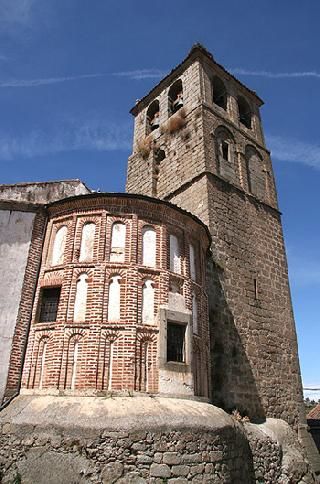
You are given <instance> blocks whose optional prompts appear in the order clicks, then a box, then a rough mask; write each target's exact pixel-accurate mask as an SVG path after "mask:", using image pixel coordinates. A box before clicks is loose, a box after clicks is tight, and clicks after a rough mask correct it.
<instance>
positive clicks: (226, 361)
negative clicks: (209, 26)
mask: <svg viewBox="0 0 320 484" xmlns="http://www.w3.org/2000/svg"><path fill="white" fill-rule="evenodd" d="M192 56H194V57H192ZM214 75H216V76H219V79H220V80H221V81H223V83H224V87H225V94H226V96H227V103H226V106H225V109H224V108H222V107H220V106H219V105H217V104H216V103H215V102H214V100H213V96H212V92H213V84H212V79H213V76H214ZM177 79H181V80H182V83H183V92H184V93H186V98H185V99H184V106H183V109H184V111H185V112H184V114H185V116H184V123H183V124H178V125H177V126H178V129H176V130H174V131H172V130H171V131H170V130H168V129H167V128H166V127H167V126H168V123H169V124H170V118H168V113H167V111H164V112H163V113H162V114H161V116H162V117H160V126H159V128H157V129H155V130H154V131H153V132H152V133H151V136H152V143H153V144H152V145H151V149H150V152H149V153H145V152H144V153H141V152H139V150H137V146H138V141H139V139H140V138H139V137H141V136H143V133H142V132H141V130H139V129H138V128H136V131H135V145H134V151H133V155H132V156H131V157H130V158H129V162H128V177H127V190H128V191H130V192H138V193H140V192H142V193H148V194H152V193H153V194H154V195H155V196H158V197H160V198H163V199H165V200H169V201H171V202H173V203H175V204H177V205H178V206H180V207H182V208H184V209H186V210H188V211H190V212H191V213H193V214H195V215H196V216H198V217H199V218H200V219H201V220H202V221H203V222H204V223H206V224H207V226H208V227H209V231H210V233H211V236H212V242H213V243H212V255H213V257H212V261H210V264H209V270H208V281H207V290H208V295H209V310H210V327H211V338H210V344H211V360H212V384H211V388H212V400H213V402H214V403H215V404H216V405H218V406H221V407H223V408H225V409H228V410H231V409H232V408H238V409H240V410H241V411H242V412H243V413H244V414H247V415H249V416H250V417H251V418H264V417H265V416H272V417H277V418H283V419H285V420H287V421H288V422H289V423H290V424H291V425H297V424H298V422H299V421H300V423H302V424H304V423H305V415H304V407H303V401H302V385H301V377H300V368H299V361H298V353H297V339H296V332H295V324H294V319H293V314H292V306H291V299H290V290H289V284H288V272H287V261H286V254H285V247H284V241H283V234H282V227H281V218H280V213H279V211H278V205H277V195H276V188H275V182H274V176H273V171H272V163H271V160H270V154H269V152H268V150H267V149H266V146H265V143H264V138H263V133H262V126H261V123H260V115H259V108H260V106H261V104H262V101H261V100H260V99H259V98H258V97H257V96H256V95H255V94H254V93H252V92H251V91H250V90H249V89H247V88H246V87H245V86H243V85H241V84H240V83H239V82H238V81H237V80H236V79H234V78H233V77H232V76H231V75H230V74H228V73H227V72H226V71H224V69H223V68H222V67H221V66H219V65H217V64H216V63H215V62H214V61H213V58H212V57H210V54H208V53H206V54H204V55H203V52H202V51H201V52H199V49H198V50H197V48H196V49H195V51H194V52H193V54H191V56H189V57H188V58H187V59H186V60H185V61H184V62H183V63H182V64H180V65H179V66H178V67H177V69H176V70H173V71H172V72H171V74H170V75H169V76H168V77H167V78H165V79H164V80H163V81H161V82H160V83H159V85H158V86H156V87H155V89H154V90H153V91H151V93H149V94H148V95H147V96H146V98H143V99H142V101H141V102H140V103H138V104H137V106H136V107H135V108H134V109H133V110H132V112H133V114H134V115H135V116H136V124H139V123H141V120H142V119H144V118H145V116H146V110H147V103H150V102H152V101H153V99H154V98H155V97H157V98H159V99H160V98H161V99H162V98H163V97H164V98H166V97H167V91H168V84H169V85H170V83H171V84H173V83H174V82H175V81H176V80H177ZM238 96H242V97H245V98H246V101H247V103H248V106H249V108H250V112H251V115H252V119H251V121H252V124H251V128H248V127H246V126H245V125H244V124H243V122H241V120H240V119H239V109H238V103H237V98H238ZM180 111H181V110H180ZM178 115H179V111H178V112H177V113H176V114H175V115H173V116H171V118H173V117H174V116H178ZM163 116H167V118H165V117H163ZM219 133H220V134H219ZM219 136H222V139H228V143H229V155H230V156H229V157H228V159H225V157H224V156H222V152H221V149H220V148H221V146H220V148H219V146H218V145H219V139H220V138H219ZM224 136H225V137H226V138H223V137H224ZM158 148H159V149H161V150H163V152H164V153H165V158H163V159H162V160H161V161H160V162H159V163H156V164H155V161H157V160H156V158H157V149H158ZM155 174H156V184H155V183H153V181H152V180H153V178H154V176H155ZM155 188H156V191H152V190H155Z"/></svg>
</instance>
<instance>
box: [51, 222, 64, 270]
mask: <svg viewBox="0 0 320 484" xmlns="http://www.w3.org/2000/svg"><path fill="white" fill-rule="evenodd" d="M67 233H68V228H67V226H66V225H62V227H60V228H59V229H58V230H57V232H56V234H55V237H54V241H53V246H52V258H51V264H52V265H53V266H57V265H60V264H63V262H64V252H65V248H66V241H67Z"/></svg>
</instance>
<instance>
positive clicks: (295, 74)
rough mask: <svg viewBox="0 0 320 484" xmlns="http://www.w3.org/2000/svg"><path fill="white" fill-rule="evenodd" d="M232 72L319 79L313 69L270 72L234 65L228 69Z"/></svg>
mask: <svg viewBox="0 0 320 484" xmlns="http://www.w3.org/2000/svg"><path fill="white" fill-rule="evenodd" d="M228 70H229V71H230V72H231V73H232V74H237V75H243V76H257V77H268V78H270V79H287V78H300V77H315V78H317V79H320V73H319V72H315V71H302V72H270V71H251V70H247V69H242V68H241V67H236V68H234V69H232V68H231V69H228Z"/></svg>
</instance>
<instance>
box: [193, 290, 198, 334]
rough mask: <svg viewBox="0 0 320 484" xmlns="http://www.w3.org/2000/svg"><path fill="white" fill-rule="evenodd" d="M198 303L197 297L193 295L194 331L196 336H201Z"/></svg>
mask: <svg viewBox="0 0 320 484" xmlns="http://www.w3.org/2000/svg"><path fill="white" fill-rule="evenodd" d="M198 323H199V319H198V301H197V295H196V293H195V292H194V291H193V293H192V330H193V333H194V334H199V324H198Z"/></svg>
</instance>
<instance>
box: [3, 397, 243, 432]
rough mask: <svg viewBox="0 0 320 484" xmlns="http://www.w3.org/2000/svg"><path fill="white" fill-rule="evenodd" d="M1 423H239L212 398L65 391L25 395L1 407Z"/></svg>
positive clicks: (72, 426)
mask: <svg viewBox="0 0 320 484" xmlns="http://www.w3.org/2000/svg"><path fill="white" fill-rule="evenodd" d="M0 425H1V427H2V428H3V427H5V428H8V425H10V427H11V429H12V430H14V431H15V433H16V432H19V429H20V431H23V432H25V431H28V429H31V428H34V427H36V428H37V431H38V432H39V431H40V430H46V429H50V431H53V430H54V429H56V430H59V432H61V431H63V432H64V433H68V432H70V431H71V432H72V433H77V431H79V432H81V431H84V430H86V429H87V430H90V434H91V435H92V434H94V433H96V434H100V433H101V431H105V430H110V431H118V430H130V431H131V430H148V431H152V430H156V431H166V430H172V429H175V430H183V429H188V430H192V429H195V430H200V429H205V430H207V431H217V430H218V429H219V428H224V427H234V426H235V425H236V423H235V421H234V420H233V419H232V418H231V417H230V415H228V414H227V413H226V412H224V411H223V410H222V409H220V408H217V407H214V406H213V405H210V404H208V403H203V402H197V401H193V400H184V399H178V398H163V397H140V398H132V397H109V398H104V397H66V396H63V397H60V396H34V395H32V396H30V395H20V396H19V397H17V398H16V399H15V400H13V402H12V403H11V404H10V405H9V406H8V407H6V408H5V409H4V410H3V411H2V412H1V413H0Z"/></svg>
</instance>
